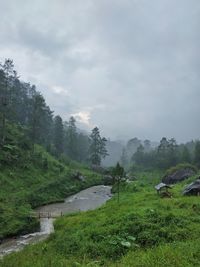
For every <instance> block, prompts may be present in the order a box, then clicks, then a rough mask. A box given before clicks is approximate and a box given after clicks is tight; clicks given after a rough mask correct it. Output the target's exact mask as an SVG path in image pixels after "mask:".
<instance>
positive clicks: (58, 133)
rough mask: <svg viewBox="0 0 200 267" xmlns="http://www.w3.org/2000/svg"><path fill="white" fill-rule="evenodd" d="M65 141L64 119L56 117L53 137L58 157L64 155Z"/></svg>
mask: <svg viewBox="0 0 200 267" xmlns="http://www.w3.org/2000/svg"><path fill="white" fill-rule="evenodd" d="M63 139H64V131H63V122H62V118H61V117H60V116H56V117H55V118H54V136H53V142H54V147H55V153H56V156H60V155H61V154H62V153H63Z"/></svg>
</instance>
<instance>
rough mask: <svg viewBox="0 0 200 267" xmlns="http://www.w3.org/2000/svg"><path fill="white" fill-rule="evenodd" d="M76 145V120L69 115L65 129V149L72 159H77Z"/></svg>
mask: <svg viewBox="0 0 200 267" xmlns="http://www.w3.org/2000/svg"><path fill="white" fill-rule="evenodd" d="M77 146H78V144H77V129H76V120H75V118H74V117H70V119H69V123H68V124H67V131H66V150H67V155H68V156H69V157H70V158H71V159H73V160H77V157H78V156H77V154H78V147H77Z"/></svg>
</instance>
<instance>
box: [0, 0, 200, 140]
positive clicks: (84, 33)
mask: <svg viewBox="0 0 200 267" xmlns="http://www.w3.org/2000/svg"><path fill="white" fill-rule="evenodd" d="M4 58H12V59H13V60H14V63H15V67H16V69H17V71H18V73H19V75H20V77H21V79H23V80H24V81H30V82H31V83H33V84H35V85H36V86H37V88H38V90H40V91H41V92H42V94H43V95H44V96H45V98H46V101H47V104H48V105H49V106H50V107H51V109H52V110H54V111H55V114H60V115H61V116H62V117H63V119H68V118H69V116H70V115H74V116H75V117H76V119H77V120H78V121H80V122H82V126H81V127H83V128H85V129H91V128H92V127H93V126H96V125H97V126H98V127H99V128H100V130H101V132H102V134H104V135H105V136H106V137H111V139H118V138H131V137H135V136H137V137H139V138H142V139H145V138H149V139H153V140H159V139H160V138H161V137H162V136H167V137H175V138H176V139H177V140H178V141H186V140H191V139H196V138H199V137H200V1H199V0H59V1H58V0H34V1H29V0H6V1H5V0H0V61H3V60H4Z"/></svg>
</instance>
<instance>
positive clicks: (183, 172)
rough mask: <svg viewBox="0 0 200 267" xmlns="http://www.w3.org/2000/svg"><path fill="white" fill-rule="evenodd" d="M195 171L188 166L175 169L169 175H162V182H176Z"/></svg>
mask: <svg viewBox="0 0 200 267" xmlns="http://www.w3.org/2000/svg"><path fill="white" fill-rule="evenodd" d="M194 174H195V171H194V170H192V169H190V168H185V169H180V170H177V171H175V172H173V173H171V174H169V175H166V176H164V177H163V179H162V182H163V183H165V184H176V183H178V182H181V181H183V180H185V179H187V178H189V177H190V176H192V175H194Z"/></svg>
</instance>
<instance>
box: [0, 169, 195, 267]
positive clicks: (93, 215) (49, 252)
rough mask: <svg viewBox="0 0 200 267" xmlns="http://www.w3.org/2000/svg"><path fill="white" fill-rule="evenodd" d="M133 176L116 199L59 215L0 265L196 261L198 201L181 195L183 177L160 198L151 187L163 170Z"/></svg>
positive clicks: (126, 264)
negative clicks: (46, 233)
mask: <svg viewBox="0 0 200 267" xmlns="http://www.w3.org/2000/svg"><path fill="white" fill-rule="evenodd" d="M137 177H138V180H137V181H135V182H132V183H131V184H129V185H125V184H123V185H121V191H122V192H121V193H120V203H119V204H118V203H117V197H116V196H114V197H113V199H111V200H109V201H108V202H107V203H106V204H105V205H103V206H102V207H101V208H99V209H97V210H94V211H88V212H84V213H77V214H73V215H68V216H64V217H62V218H59V219H58V220H56V222H55V233H53V234H51V236H50V237H49V238H48V240H46V241H44V242H42V243H38V244H36V245H32V246H28V247H26V248H25V249H24V250H23V251H21V252H19V253H14V254H12V255H9V256H7V257H5V258H4V260H3V261H2V263H1V264H0V266H3V267H12V266H13V267H14V266H15V267H51V266H52V267H54V266H55V267H61V266H62V267H65V266H66V267H68V266H96V267H97V266H98V267H99V266H107V267H114V266H118V267H121V266H124V267H129V266H130V267H136V266H137V267H139V266H140V267H150V266H155V267H158V266H167V267H170V266H173V267H179V266H183V267H189V266H200V264H199V262H200V245H199V244H200V243H199V242H200V232H199V225H200V203H199V198H198V197H186V196H182V194H181V192H182V188H183V187H184V185H185V184H186V183H187V181H184V182H182V183H181V184H178V185H175V186H174V187H173V189H172V194H173V198H171V199H169V198H163V199H161V198H160V197H159V196H158V195H157V194H156V192H155V190H154V188H153V185H155V184H156V183H157V182H158V181H159V179H160V178H161V174H156V173H140V174H138V175H137ZM194 178H195V177H193V178H190V179H189V180H188V182H190V181H191V180H192V179H194ZM198 264H199V265H198Z"/></svg>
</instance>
